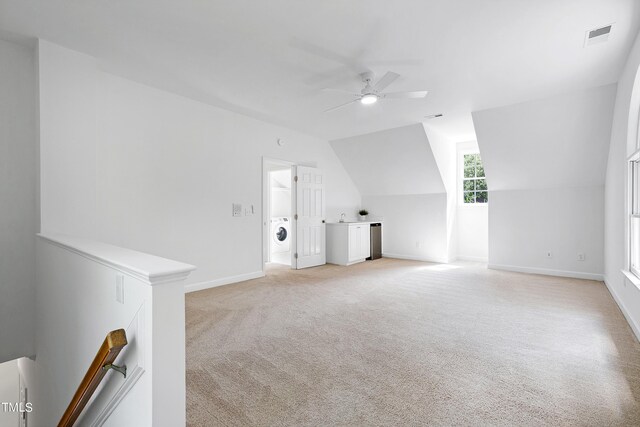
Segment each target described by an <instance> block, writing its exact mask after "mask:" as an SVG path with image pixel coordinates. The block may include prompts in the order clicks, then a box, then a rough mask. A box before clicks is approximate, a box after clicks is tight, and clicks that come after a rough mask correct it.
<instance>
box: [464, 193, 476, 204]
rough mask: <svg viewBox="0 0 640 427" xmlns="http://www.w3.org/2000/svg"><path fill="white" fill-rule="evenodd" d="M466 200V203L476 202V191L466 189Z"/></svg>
mask: <svg viewBox="0 0 640 427" xmlns="http://www.w3.org/2000/svg"><path fill="white" fill-rule="evenodd" d="M464 202H465V203H475V202H476V193H474V192H473V191H469V192H467V191H465V192H464Z"/></svg>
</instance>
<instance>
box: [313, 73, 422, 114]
mask: <svg viewBox="0 0 640 427" xmlns="http://www.w3.org/2000/svg"><path fill="white" fill-rule="evenodd" d="M360 76H361V77H362V82H363V83H364V88H363V89H362V90H361V91H360V93H353V92H349V91H348V90H342V89H331V88H326V89H323V90H325V91H332V92H340V93H348V94H349V95H352V96H354V97H355V98H354V99H352V100H351V101H349V102H345V103H344V104H340V105H338V106H335V107H332V108H329V109H328V110H324V112H325V113H328V112H330V111H334V110H337V109H338V108H342V107H345V106H347V105H349V104H353V103H354V102H360V103H361V104H364V105H370V104H375V103H376V102H378V100H381V99H386V98H389V99H408V98H424V97H425V96H427V93H428V92H427V91H426V90H418V91H413V92H386V93H383V92H382V91H383V90H384V89H386V88H387V86H389V85H390V84H391V83H393V82H394V81H396V79H397V78H398V77H400V74H397V73H394V72H393V71H387V73H386V74H385V75H384V76H382V78H381V79H380V80H378V81H377V82H376V83H373V78H374V74H373V73H372V72H366V73H362V74H360Z"/></svg>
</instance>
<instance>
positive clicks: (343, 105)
mask: <svg viewBox="0 0 640 427" xmlns="http://www.w3.org/2000/svg"><path fill="white" fill-rule="evenodd" d="M358 101H360V99H354V100H352V101H349V102H345V103H344V104H340V105H338V106H335V107H333V108H329V109H328V110H324V112H325V113H328V112H330V111H334V110H337V109H338V108H342V107H346V106H347V105H349V104H353V103H354V102H358Z"/></svg>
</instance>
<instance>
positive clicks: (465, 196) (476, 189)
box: [462, 153, 489, 204]
mask: <svg viewBox="0 0 640 427" xmlns="http://www.w3.org/2000/svg"><path fill="white" fill-rule="evenodd" d="M462 177H463V178H462V191H463V193H462V201H463V203H464V204H470V203H487V201H488V199H489V194H488V191H487V180H486V179H485V177H484V166H483V165H482V159H481V158H480V154H478V153H474V154H465V155H464V156H463V175H462Z"/></svg>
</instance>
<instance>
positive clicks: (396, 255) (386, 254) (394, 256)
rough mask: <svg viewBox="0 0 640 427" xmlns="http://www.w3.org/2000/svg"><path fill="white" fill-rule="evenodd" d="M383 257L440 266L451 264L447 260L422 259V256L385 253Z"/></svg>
mask: <svg viewBox="0 0 640 427" xmlns="http://www.w3.org/2000/svg"><path fill="white" fill-rule="evenodd" d="M382 257H383V258H395V259H406V260H409V261H423V262H435V263H438V264H448V263H449V260H447V259H445V258H441V259H437V258H427V257H420V256H415V255H402V254H389V253H383V254H382Z"/></svg>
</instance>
